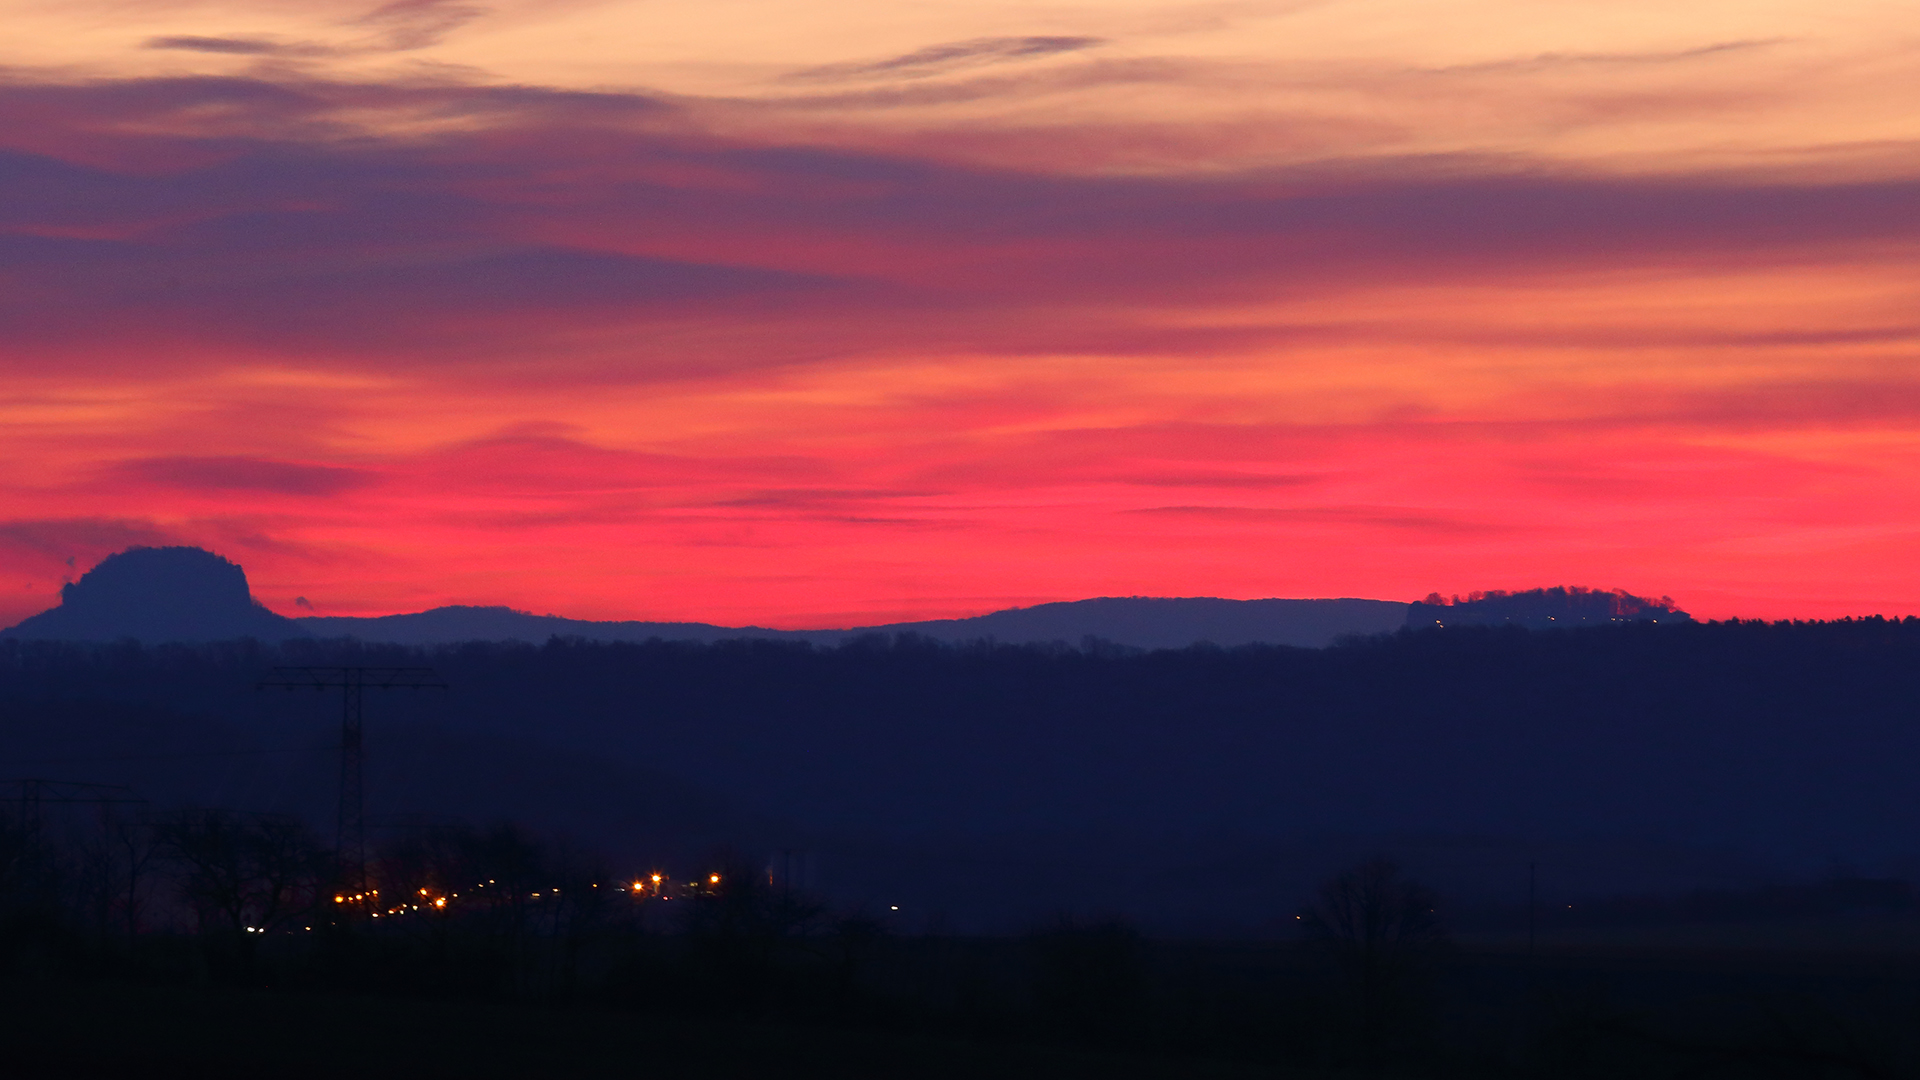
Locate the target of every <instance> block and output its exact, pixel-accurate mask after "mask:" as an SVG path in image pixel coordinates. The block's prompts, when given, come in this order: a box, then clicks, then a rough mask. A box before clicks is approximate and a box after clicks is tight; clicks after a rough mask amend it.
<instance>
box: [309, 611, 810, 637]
mask: <svg viewBox="0 0 1920 1080" xmlns="http://www.w3.org/2000/svg"><path fill="white" fill-rule="evenodd" d="M295 621H297V622H298V623H300V625H301V626H303V627H305V628H306V629H307V630H308V631H309V632H310V633H312V634H313V636H315V637H321V638H341V637H350V638H358V639H359V640H361V641H370V642H382V643H386V644H393V645H447V644H452V643H454V642H458V641H530V642H534V643H536V644H538V643H540V642H544V641H546V640H547V639H548V638H553V637H577V638H583V639H585V640H588V641H651V640H653V639H655V638H659V639H662V640H665V641H725V640H729V639H737V638H782V639H788V640H807V639H808V638H809V637H811V636H812V632H809V631H791V630H767V629H764V628H762V627H758V626H711V625H709V624H707V623H691V622H633V621H625V622H598V621H595V620H591V619H567V618H562V617H561V616H559V615H534V614H530V613H528V612H525V611H515V610H513V609H512V608H510V607H472V606H468V605H465V604H455V605H451V606H448V607H437V608H432V609H430V610H428V611H418V612H413V613H411V614H406V615H377V616H370V617H365V618H359V617H355V616H351V615H309V616H306V617H304V618H301V619H297V620H295Z"/></svg>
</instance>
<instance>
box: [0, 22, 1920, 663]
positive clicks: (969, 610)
mask: <svg viewBox="0 0 1920 1080" xmlns="http://www.w3.org/2000/svg"><path fill="white" fill-rule="evenodd" d="M1674 7H1675V5H1672V4H1659V5H1656V4H1652V3H1637V2H1629V0H1614V2H1609V3H1604V4H1602V3H1577V2H1558V3H1517V2H1513V3H1500V2H1483V0H1460V2H1449V3H1436V2H1426V3H1415V2H1410V0H1379V2H1373V3H1360V2H1348V0H1327V2H1323V3H1313V2H1300V3H1278V2H1276V3H1169V2H1153V0H1108V2H1102V3H1071V2H1069V3H1061V4H1052V5H1044V6H1043V5H1037V4H1020V3H1004V4H994V3H984V2H983V3H977V4H967V5H951V6H948V7H945V8H942V7H938V6H932V7H923V8H903V7H901V6H900V5H881V4H874V3H865V2H861V3H847V2H838V3H836V2H827V3H820V2H813V3H807V4H800V3H797V2H793V3H789V2H785V0H737V2H718V0H716V2H714V3H709V4H700V5H659V4H649V3H637V2H615V3H595V2H591V0H519V2H509V3H499V4H493V5H491V6H488V5H483V4H468V3H456V2H452V0H402V2H400V3H396V4H389V5H387V6H385V7H380V8H375V7H371V6H367V5H354V4H349V3H328V2H311V3H300V2H296V3H276V4H272V5H265V4H252V5H248V4H199V3H191V2H160V0H131V2H120V0H115V2H111V3H109V2H107V0H63V2H61V3H58V4H53V3H40V2H24V3H23V2H19V0H0V21H4V22H5V24H6V25H8V26H9V28H10V29H9V33H8V35H6V39H5V40H4V41H0V571H4V576H3V577H0V625H4V624H9V623H11V622H13V621H16V620H17V619H18V618H20V617H22V616H25V615H27V614H30V613H32V612H33V611H37V610H40V609H42V608H44V607H47V606H49V605H51V604H52V603H54V602H55V601H56V600H57V590H58V588H59V585H60V583H61V581H62V580H63V579H64V578H68V577H71V576H73V575H74V574H76V573H77V572H79V571H84V570H85V569H86V568H87V567H88V566H90V565H91V564H92V563H93V562H95V561H97V560H98V559H99V558H101V557H102V556H104V555H106V554H108V553H110V552H112V551H115V550H119V549H121V548H123V547H126V546H128V545H131V544H140V543H146V544H159V543H190V544H199V545H203V546H206V547H209V548H211V549H213V550H215V551H218V552H220V553H221V554H223V555H226V556H228V557H229V558H232V559H234V560H235V561H237V562H240V563H241V564H242V565H244V566H245V567H246V568H247V571H248V575H249V577H250V579H251V580H252V583H253V587H254V591H255V594H256V595H257V596H259V597H260V598H261V599H262V600H263V601H265V602H266V603H267V604H268V605H269V606H270V607H273V608H274V609H275V610H278V611H282V612H286V613H289V614H302V613H305V610H306V609H304V608H301V607H298V606H296V598H305V599H306V601H307V603H308V604H310V605H311V609H312V610H313V611H315V612H318V613H321V614H379V613H386V612H393V611H405V610H418V609H420V608H424V607H428V606H433V605H436V604H443V603H505V604H511V605H513V606H515V607H521V608H529V609H533V610H537V611H542V612H545V611H552V612H555V613H559V614H566V615H572V616H576V617H587V618H646V619H697V620H702V621H710V622H720V623H730V624H741V623H758V624H761V625H772V626H790V627H792V626H825V625H845V624H848V623H858V622H877V621H885V620H893V619H907V618H921V617H940V616H952V615H965V614H976V613H980V612H984V611H989V610H993V609H997V608H1002V607H1007V606H1012V605H1016V604H1027V603H1036V602H1042V601H1048V600H1060V599H1075V598H1080V597H1086V596H1096V595H1163V596H1165V595H1184V596H1195V595H1213V596H1230V597H1261V596H1364V597H1380V598H1395V599H1412V598H1416V597H1419V596H1422V595H1424V594H1426V593H1427V592H1429V591H1431V590H1439V591H1441V592H1465V591H1468V590H1471V589H1493V588H1506V589H1521V588H1528V587H1532V586H1537V585H1553V584H1583V585H1590V586H1595V587H1601V588H1613V587H1620V588H1626V589H1629V590H1632V591H1635V592H1639V593H1652V594H1661V593H1667V594H1671V595H1672V596H1673V597H1674V598H1675V600H1676V601H1678V602H1679V603H1680V604H1681V605H1682V606H1683V607H1686V608H1687V609H1688V610H1690V611H1693V612H1694V613H1695V614H1696V615H1701V616H1710V617H1725V616H1729V615H1739V616H1760V617H1828V616H1837V615H1845V614H1862V613H1869V612H1882V613H1888V614H1905V613H1910V612H1911V613H1920V561H1917V560H1915V559H1914V557H1913V555H1914V552H1915V547H1916V544H1915V541H1916V538H1917V537H1920V439H1916V435H1920V363H1916V360H1920V349H1917V347H1916V346H1917V343H1920V304H1916V299H1920V110H1916V109H1914V108H1912V107H1911V97H1912V95H1911V93H1909V92H1908V91H1907V90H1906V88H1910V87H1912V86H1916V85H1920V24H1917V23H1916V22H1915V19H1914V17H1913V15H1912V13H1911V8H1910V7H1908V6H1906V5H1904V4H1893V3H1847V2H1841V3H1829V4H1824V5H1818V6H1816V5H1810V4H1802V3H1782V4H1773V5H1767V4H1754V3H1740V4H1734V3H1702V4H1693V5H1685V7H1686V10H1685V11H1675V10H1673V9H1674ZM70 560H71V561H70Z"/></svg>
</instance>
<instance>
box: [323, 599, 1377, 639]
mask: <svg viewBox="0 0 1920 1080" xmlns="http://www.w3.org/2000/svg"><path fill="white" fill-rule="evenodd" d="M1406 620H1407V605H1406V604H1404V603H1401V602H1399V601H1394V600H1353V599H1342V600H1220V599H1215V598H1212V597H1183V598H1162V597H1147V596H1129V597H1100V598H1098V599H1093V600H1073V601H1066V602H1062V603H1054V604H1039V605H1036V606H1034V607H1028V608H1010V609H1008V610H1006V611H996V612H993V613H991V614H988V615H978V616H974V617H972V618H967V619H933V620H929V621H925V622H904V623H887V624H884V625H880V626H857V627H849V628H846V629H839V630H768V629H764V628H762V627H758V626H737V627H733V626H710V625H708V624H706V623H683V622H594V621H590V620H585V619H564V618H560V617H559V616H556V615H530V614H528V613H526V612H522V611H514V610H512V609H511V608H504V607H441V608H434V609H433V610H431V611H422V612H419V613H417V614H412V615H384V616H380V617H377V618H348V617H341V616H311V617H308V618H304V619H299V620H297V621H298V622H299V623H300V624H301V625H302V626H304V627H306V628H307V629H308V630H310V631H311V632H312V633H313V635H314V636H315V637H323V638H328V637H354V638H358V639H360V640H362V641H373V642H387V643H392V644H398V645H437V644H445V643H449V642H455V641H531V642H543V641H546V640H547V639H548V638H551V637H555V636H558V637H578V638H583V639H585V640H588V641H647V640H650V639H653V638H660V639H664V640H668V641H720V640H725V639H736V638H770V639H778V640H787V641H809V642H812V643H814V644H818V645H838V644H841V643H842V642H845V641H849V640H852V639H854V638H857V637H861V636H863V635H866V634H918V635H920V636H921V637H927V638H933V639H934V640H937V641H949V642H959V641H981V640H992V641H998V642H1001V643H1003V644H1009V645H1021V644H1044V643H1049V642H1055V641H1064V642H1067V643H1069V644H1073V645H1078V644H1080V643H1081V642H1082V641H1083V640H1085V639H1086V638H1090V637H1091V638H1098V639H1100V640H1102V641H1109V642H1112V643H1114V644H1117V645H1124V646H1129V647H1132V648H1139V649H1181V648H1186V647H1187V646H1189V645H1193V644H1195V643H1197V642H1202V641H1209V642H1212V643H1214V644H1216V645H1221V646H1233V645H1249V644H1253V643H1256V642H1260V643H1265V644H1269V645H1299V646H1305V647H1310V648H1318V647H1321V646H1326V645H1331V644H1333V642H1334V641H1335V640H1336V639H1338V638H1341V637H1346V636H1350V635H1364V634H1384V633H1391V632H1393V631H1395V630H1398V629H1399V628H1400V627H1401V626H1402V625H1404V624H1405V623H1406Z"/></svg>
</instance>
